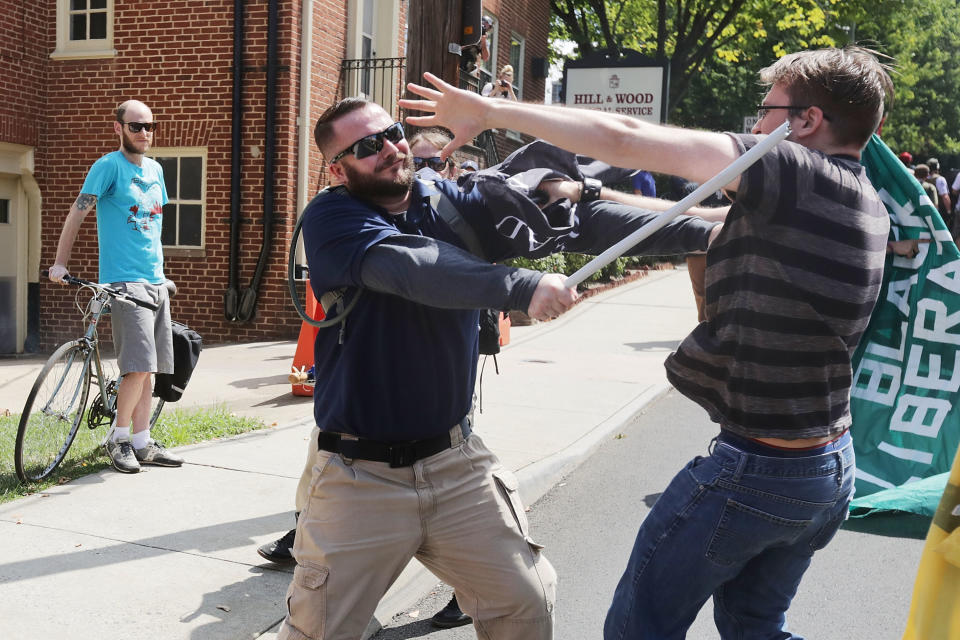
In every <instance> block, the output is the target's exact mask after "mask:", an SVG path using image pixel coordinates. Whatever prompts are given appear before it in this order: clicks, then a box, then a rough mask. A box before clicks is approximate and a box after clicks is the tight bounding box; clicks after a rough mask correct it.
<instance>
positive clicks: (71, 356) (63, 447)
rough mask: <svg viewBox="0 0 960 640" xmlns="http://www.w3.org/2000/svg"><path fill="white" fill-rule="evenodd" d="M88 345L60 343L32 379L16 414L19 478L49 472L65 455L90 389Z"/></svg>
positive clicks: (32, 479) (32, 478)
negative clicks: (25, 398) (26, 394)
mask: <svg viewBox="0 0 960 640" xmlns="http://www.w3.org/2000/svg"><path fill="white" fill-rule="evenodd" d="M88 355H89V348H88V347H86V346H85V345H84V344H83V343H81V342H79V341H74V342H68V343H66V344H63V345H61V346H60V347H59V348H58V349H57V350H56V351H54V352H53V355H52V356H50V359H48V360H47V362H46V364H45V365H43V369H42V370H41V371H40V375H39V376H37V381H36V382H34V383H33V388H32V389H31V390H30V395H28V396H27V403H26V404H25V405H24V407H23V414H22V415H21V416H20V426H19V428H18V429H17V443H16V447H15V449H14V461H15V464H16V469H17V476H18V477H19V478H20V480H22V481H23V482H36V481H39V480H43V479H44V478H46V477H47V476H48V475H50V474H51V473H52V472H53V470H54V469H56V468H57V465H59V464H60V462H61V461H62V460H63V458H64V456H66V455H67V451H68V450H69V449H70V445H71V444H73V439H74V438H75V437H76V435H77V427H79V426H80V421H81V420H82V419H83V412H84V409H85V408H86V406H87V396H88V395H89V393H90V367H89V366H88V365H89V361H88V359H87V356H88Z"/></svg>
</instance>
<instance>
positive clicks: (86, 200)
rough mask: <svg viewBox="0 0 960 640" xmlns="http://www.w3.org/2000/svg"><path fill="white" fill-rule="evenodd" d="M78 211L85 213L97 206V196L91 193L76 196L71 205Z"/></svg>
mask: <svg viewBox="0 0 960 640" xmlns="http://www.w3.org/2000/svg"><path fill="white" fill-rule="evenodd" d="M73 204H74V205H76V207H77V209H79V210H80V211H86V210H87V209H90V208H92V207H93V205H95V204H97V196H95V195H93V194H92V193H81V194H80V195H78V196H77V201H76V202H74V203H73Z"/></svg>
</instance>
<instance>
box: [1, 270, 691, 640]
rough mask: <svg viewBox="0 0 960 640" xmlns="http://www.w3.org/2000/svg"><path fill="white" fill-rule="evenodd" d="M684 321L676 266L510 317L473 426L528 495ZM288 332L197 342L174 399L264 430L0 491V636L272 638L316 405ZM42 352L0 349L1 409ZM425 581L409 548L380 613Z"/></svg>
mask: <svg viewBox="0 0 960 640" xmlns="http://www.w3.org/2000/svg"><path fill="white" fill-rule="evenodd" d="M695 323H696V310H695V307H694V304H693V297H692V294H691V292H690V285H689V280H688V277H687V274H686V271H684V270H678V271H666V272H654V273H652V274H650V275H648V276H647V277H645V278H642V279H641V280H639V281H637V282H635V283H632V284H629V285H625V286H622V287H619V288H617V289H614V290H612V291H610V292H607V293H604V294H601V295H599V296H596V297H593V298H590V299H588V300H585V301H584V302H583V303H581V304H580V305H578V306H577V307H576V308H575V309H574V310H573V311H571V312H570V313H568V314H567V315H565V316H563V317H562V318H560V319H558V320H555V321H553V322H550V323H545V324H536V325H533V326H531V327H514V328H513V330H512V334H511V336H512V340H511V343H510V345H509V346H507V347H506V348H504V350H503V352H502V353H501V354H500V355H499V356H498V362H499V367H500V375H496V374H495V372H494V367H493V360H492V358H490V359H488V361H487V362H486V368H485V371H484V374H483V380H482V413H479V414H478V419H477V428H476V430H477V432H478V433H479V434H481V435H482V436H483V438H484V441H485V442H486V443H487V445H488V446H489V447H490V448H491V449H492V450H493V451H495V452H496V453H497V454H498V455H499V456H500V458H501V460H502V461H503V463H504V464H505V465H506V466H507V467H509V468H510V469H513V470H514V471H515V472H516V473H517V475H518V477H519V479H520V482H521V491H522V493H523V497H524V499H525V500H526V501H527V503H528V504H529V503H532V502H533V501H535V500H536V499H537V498H538V497H540V496H541V495H542V494H543V493H544V492H546V490H548V489H549V488H550V487H551V486H553V484H555V483H556V482H557V481H558V480H559V479H560V478H561V477H562V476H563V475H564V474H565V473H567V472H569V471H570V470H571V469H573V468H574V467H575V466H576V465H577V464H579V462H581V461H582V460H583V459H584V458H585V457H587V456H588V455H589V454H590V453H591V452H592V451H593V450H594V449H595V448H596V447H597V446H599V443H600V442H602V441H603V440H604V439H606V438H608V437H610V436H611V434H614V433H615V432H616V431H617V430H618V429H619V427H620V426H621V425H623V424H624V423H626V422H627V421H628V420H629V419H630V418H631V417H632V416H633V415H634V414H636V413H637V412H638V411H640V410H641V409H642V408H643V407H644V405H645V404H646V403H648V402H649V401H650V400H651V399H653V398H655V397H657V396H658V395H659V394H661V393H662V392H663V391H664V390H665V389H666V388H667V384H666V378H665V375H664V369H663V360H664V358H665V357H666V355H667V354H668V353H669V352H670V351H672V350H673V349H674V348H675V347H676V345H677V344H678V343H679V341H680V340H681V339H682V338H683V337H684V336H685V335H686V334H687V333H688V332H689V331H690V330H691V329H692V328H693V326H694V325H695ZM294 346H295V345H294V343H293V342H270V343H253V344H241V345H225V346H215V347H209V348H206V349H205V350H204V351H203V353H202V355H201V357H200V362H199V366H198V369H197V370H196V372H195V373H194V376H193V379H192V380H191V382H190V387H189V389H188V390H187V393H186V394H185V396H184V398H183V400H182V401H181V403H180V405H181V406H184V405H186V406H190V405H197V406H201V405H211V404H217V403H226V404H227V406H228V407H229V408H230V409H231V410H232V411H235V412H236V413H240V414H244V415H254V416H259V417H262V418H263V419H264V420H265V421H266V422H267V424H268V425H272V426H271V427H270V428H268V429H265V430H262V431H258V432H254V433H250V434H246V435H243V436H240V437H237V438H233V439H231V440H226V441H217V442H207V443H203V444H199V445H193V446H189V447H182V448H180V449H179V453H181V454H182V455H183V456H184V457H185V458H186V460H187V464H186V465H184V467H183V468H182V469H163V468H145V469H144V471H142V472H141V473H139V474H137V475H133V476H127V475H122V474H119V473H116V472H113V471H112V470H109V471H105V472H102V473H98V474H95V475H91V476H87V477H85V478H82V479H79V480H76V481H74V482H71V483H69V484H64V485H61V486H58V487H56V488H53V489H50V490H48V491H47V492H45V493H44V494H41V495H35V496H30V497H28V498H24V499H21V500H18V501H16V502H13V503H9V504H6V505H3V506H2V507H0V538H2V539H3V540H4V542H5V544H4V545H3V546H2V548H0V638H27V639H33V638H69V639H71V640H81V639H86V638H90V639H97V640H100V639H102V638H119V637H135V638H143V639H154V638H156V639H161V638H162V639H165V640H166V639H171V638H195V639H198V640H213V639H220V638H223V639H229V640H236V639H238V638H272V637H275V632H276V628H277V625H278V623H279V622H280V621H281V620H282V619H283V616H284V613H285V597H284V596H285V593H286V588H287V585H288V583H289V581H290V574H291V571H290V570H288V569H286V568H280V567H277V566H275V565H273V564H271V563H267V562H263V561H262V560H261V558H260V557H259V556H258V555H257V554H256V547H257V546H258V545H260V544H262V543H264V542H267V541H269V540H272V539H274V538H276V537H277V536H278V535H279V534H280V533H282V532H284V531H286V530H287V529H289V528H290V527H291V526H292V524H293V517H292V511H293V496H294V490H295V487H296V484H297V480H298V478H299V475H300V471H301V469H302V466H303V461H304V456H305V453H306V446H307V442H306V440H307V437H308V435H309V431H310V425H311V421H312V417H311V416H312V408H311V400H310V398H301V397H294V396H292V395H291V394H290V385H289V384H288V383H287V380H286V376H287V373H288V372H289V370H290V364H291V362H292V359H293V352H294ZM41 366H42V359H8V360H0V411H2V410H3V408H9V409H10V410H12V411H19V410H20V408H21V407H22V403H23V399H24V398H25V397H26V394H27V392H28V391H29V388H30V385H31V384H32V382H33V379H34V378H35V376H36V372H37V371H39V368H40V367H41ZM436 582H437V579H436V578H435V577H433V576H432V575H430V574H428V573H427V572H426V571H425V570H423V569H422V568H421V567H419V565H418V564H417V563H415V562H414V563H412V564H411V566H410V567H408V569H407V571H405V572H404V574H403V575H402V576H401V578H400V580H399V581H398V582H397V584H395V585H394V587H393V588H392V589H391V591H390V593H388V594H387V596H386V597H385V598H384V600H383V601H382V602H381V604H380V607H379V608H378V610H377V616H376V618H377V620H381V621H382V620H388V619H389V618H390V616H392V615H393V614H394V613H396V612H397V611H400V610H401V609H403V608H404V607H405V606H407V605H409V604H411V603H412V602H414V601H416V599H417V598H419V596H421V595H422V594H423V593H424V592H425V591H426V590H428V589H430V588H431V587H432V586H433V585H435V584H436ZM374 626H375V625H374Z"/></svg>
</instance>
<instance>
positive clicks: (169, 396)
mask: <svg viewBox="0 0 960 640" xmlns="http://www.w3.org/2000/svg"><path fill="white" fill-rule="evenodd" d="M171 325H172V327H173V373H158V374H157V375H156V380H155V382H154V384H153V395H155V396H157V397H158V398H160V399H162V400H164V401H166V402H176V401H177V400H179V399H180V397H181V396H182V395H183V390H184V389H186V388H187V383H188V382H190V376H191V375H193V370H194V368H195V367H196V366H197V360H199V359H200V350H201V349H202V348H203V338H201V337H200V334H199V333H197V332H196V331H194V330H193V329H191V328H190V327H188V326H187V325H185V324H180V323H179V322H172V323H171Z"/></svg>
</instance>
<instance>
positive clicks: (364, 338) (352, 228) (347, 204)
mask: <svg viewBox="0 0 960 640" xmlns="http://www.w3.org/2000/svg"><path fill="white" fill-rule="evenodd" d="M451 184H452V183H451ZM444 191H445V192H447V193H448V195H449V196H451V197H453V198H456V199H458V200H460V199H462V198H465V197H463V196H458V195H457V194H456V192H455V188H454V189H452V190H448V189H444ZM432 192H433V188H432V187H430V186H429V185H426V184H424V183H422V182H420V181H416V182H415V184H414V187H413V191H412V193H411V203H410V208H409V209H408V210H407V212H406V213H405V214H403V215H390V214H388V213H387V212H386V211H385V210H383V209H381V208H379V207H376V206H374V205H372V204H369V203H366V202H363V201H361V200H358V199H357V198H354V197H352V196H351V195H350V194H349V193H347V192H346V190H344V189H339V190H336V191H332V192H325V193H321V194H320V195H318V196H317V197H316V198H314V200H313V201H312V202H311V203H310V204H309V205H308V206H307V208H306V210H305V211H304V214H303V239H304V246H305V248H306V255H307V264H308V265H309V267H310V284H311V286H312V287H313V291H314V293H315V294H316V296H317V298H318V299H319V298H320V296H321V295H323V293H324V292H326V291H329V290H333V289H337V288H340V287H343V286H349V287H351V289H349V290H348V292H347V295H346V299H347V300H349V299H351V298H352V297H353V296H354V295H357V291H359V289H358V288H356V287H359V286H360V284H361V281H360V267H361V263H362V261H363V257H364V254H365V253H366V251H367V249H369V248H370V247H372V246H374V245H375V244H377V243H378V242H381V241H382V240H384V239H385V238H388V237H390V236H393V235H397V234H415V235H421V236H427V237H431V238H436V239H438V240H442V241H444V242H448V243H450V244H454V245H456V246H458V247H460V248H464V247H463V244H462V243H461V242H460V240H459V238H458V237H457V236H456V235H455V234H454V233H453V232H452V231H451V230H450V228H449V227H448V226H447V225H446V223H444V222H443V220H441V219H440V218H439V217H438V215H437V213H436V211H434V209H433V208H432V207H431V205H430V199H429V196H430V194H431V193H432ZM469 199H470V200H471V201H472V202H471V203H470V204H471V205H473V206H477V205H478V202H477V201H476V200H475V196H472V197H470V198H469ZM459 204H460V205H464V204H465V203H464V202H460V203H459ZM332 315H335V311H334V312H332ZM477 323H478V312H477V311H476V310H452V309H438V308H434V307H428V306H425V305H422V304H417V303H415V302H411V301H410V300H406V299H404V298H401V297H399V296H395V295H391V294H384V293H377V292H374V291H370V290H367V289H365V290H363V291H362V294H361V295H360V299H359V301H358V303H357V305H356V307H354V309H353V311H352V312H351V313H350V314H349V315H348V316H347V319H346V322H345V325H341V324H337V325H334V326H332V327H328V328H324V329H320V330H319V332H318V334H317V340H316V343H315V347H314V363H315V365H316V386H315V388H314V416H315V418H316V422H317V425H318V426H319V427H320V429H321V430H323V431H335V432H340V433H350V434H353V435H356V436H360V437H363V438H372V439H376V440H383V441H405V440H419V439H422V438H429V437H433V436H436V435H439V434H441V433H444V432H446V431H448V430H449V429H450V428H451V427H452V426H453V425H455V424H456V423H457V422H459V421H460V420H461V419H462V418H463V417H464V416H465V415H466V414H467V412H468V411H469V409H470V404H471V402H472V398H473V389H474V381H475V378H476V372H477ZM341 329H342V333H343V337H342V341H341V339H340V336H341Z"/></svg>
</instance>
